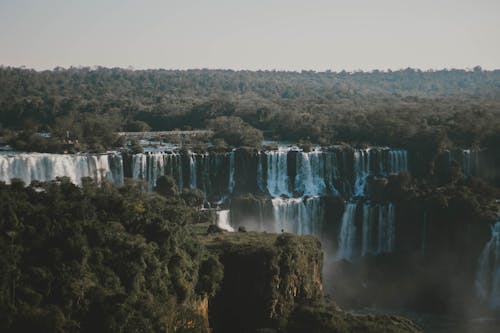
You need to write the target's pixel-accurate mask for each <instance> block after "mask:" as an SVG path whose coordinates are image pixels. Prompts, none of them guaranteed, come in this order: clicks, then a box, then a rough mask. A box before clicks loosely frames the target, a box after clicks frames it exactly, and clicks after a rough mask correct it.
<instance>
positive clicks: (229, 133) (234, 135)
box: [209, 117, 264, 147]
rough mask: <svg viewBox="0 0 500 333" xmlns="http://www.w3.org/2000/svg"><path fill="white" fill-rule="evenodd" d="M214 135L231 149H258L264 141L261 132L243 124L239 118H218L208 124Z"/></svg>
mask: <svg viewBox="0 0 500 333" xmlns="http://www.w3.org/2000/svg"><path fill="white" fill-rule="evenodd" d="M209 127H211V128H212V129H213V130H214V132H215V134H214V139H222V140H224V141H225V142H227V143H228V144H229V145H230V146H233V147H260V144H261V142H262V140H263V139H264V137H263V135H262V132H261V131H260V130H258V129H255V128H253V127H252V126H250V125H249V124H247V123H245V122H244V121H243V120H241V118H239V117H218V118H215V119H214V120H211V121H210V122H209Z"/></svg>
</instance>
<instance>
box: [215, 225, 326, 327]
mask: <svg viewBox="0 0 500 333" xmlns="http://www.w3.org/2000/svg"><path fill="white" fill-rule="evenodd" d="M208 246H209V248H210V249H212V250H213V251H214V252H216V253H218V255H219V258H220V260H221V262H222V264H223V265H224V280H223V282H222V286H221V289H220V291H219V292H218V293H217V295H216V296H215V298H214V299H213V300H211V302H210V307H209V309H210V324H211V327H212V328H213V329H214V331H215V332H218V333H225V332H253V331H254V330H256V329H258V328H277V327H279V326H280V324H281V323H282V322H283V321H285V320H286V319H287V318H288V316H289V314H290V313H291V311H292V310H293V308H294V307H295V305H296V304H312V303H315V302H319V301H320V300H321V299H322V280H321V271H322V265H323V255H322V252H321V244H320V243H319V241H318V240H317V239H315V238H313V237H309V236H303V237H299V236H294V235H291V234H282V235H279V236H278V235H258V234H256V233H235V234H232V235H227V234H225V235H224V236H220V237H219V238H218V239H216V237H215V236H214V237H213V238H212V240H211V241H210V242H209V243H208Z"/></svg>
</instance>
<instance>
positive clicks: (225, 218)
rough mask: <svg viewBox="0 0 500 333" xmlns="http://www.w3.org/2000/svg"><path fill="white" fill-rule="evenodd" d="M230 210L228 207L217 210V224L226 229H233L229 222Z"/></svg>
mask: <svg viewBox="0 0 500 333" xmlns="http://www.w3.org/2000/svg"><path fill="white" fill-rule="evenodd" d="M229 213H230V211H229V210H228V209H225V210H218V211H217V226H218V227H219V228H221V229H224V230H227V231H234V228H233V227H231V223H230V214H229Z"/></svg>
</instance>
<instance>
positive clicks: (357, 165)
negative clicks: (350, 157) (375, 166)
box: [354, 149, 370, 196]
mask: <svg viewBox="0 0 500 333" xmlns="http://www.w3.org/2000/svg"><path fill="white" fill-rule="evenodd" d="M369 175H370V149H356V150H355V151H354V176H355V180H354V196H364V195H365V188H366V180H367V177H368V176H369Z"/></svg>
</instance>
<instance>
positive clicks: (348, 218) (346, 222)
mask: <svg viewBox="0 0 500 333" xmlns="http://www.w3.org/2000/svg"><path fill="white" fill-rule="evenodd" d="M356 208H357V204H356V203H355V202H349V203H348V204H347V205H346V207H345V211H344V215H343V216H342V224H341V225H340V233H339V250H338V254H337V257H338V258H339V259H347V260H352V259H353V257H354V246H355V241H356V224H355V222H356Z"/></svg>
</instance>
